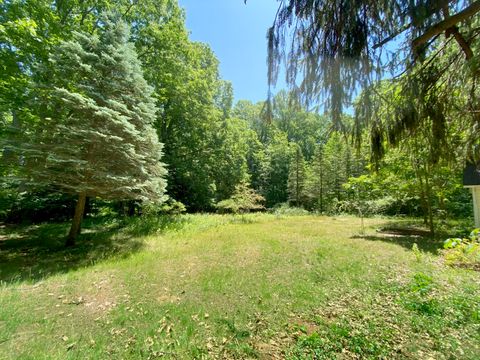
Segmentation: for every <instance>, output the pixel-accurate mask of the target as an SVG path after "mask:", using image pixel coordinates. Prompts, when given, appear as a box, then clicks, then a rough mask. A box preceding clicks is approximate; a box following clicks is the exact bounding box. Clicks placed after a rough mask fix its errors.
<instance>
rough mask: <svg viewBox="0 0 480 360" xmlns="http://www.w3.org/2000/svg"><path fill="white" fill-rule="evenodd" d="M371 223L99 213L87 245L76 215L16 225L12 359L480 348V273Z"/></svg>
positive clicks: (2, 351) (6, 326)
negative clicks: (74, 230) (73, 226)
mask: <svg viewBox="0 0 480 360" xmlns="http://www.w3.org/2000/svg"><path fill="white" fill-rule="evenodd" d="M366 223H367V235H366V236H365V237H364V238H362V237H359V236H358V234H359V232H360V221H359V220H358V219H356V218H352V217H338V218H328V217H317V216H295V217H289V216H280V215H269V214H256V215H244V216H228V215H225V216H220V215H186V216H182V217H179V218H168V219H166V218H160V219H154V218H148V219H134V220H130V221H128V222H126V223H125V222H123V223H117V222H115V221H114V222H112V223H108V222H107V223H105V222H104V221H102V222H92V223H90V224H87V226H86V228H87V229H88V230H87V231H86V233H85V235H83V236H82V237H81V238H80V240H79V245H78V248H77V249H74V250H71V251H72V252H73V253H70V250H64V249H61V248H60V245H59V244H60V243H61V240H62V239H61V238H62V236H63V235H62V234H64V232H65V231H66V225H62V224H58V225H42V226H40V227H39V228H36V229H23V228H19V229H16V230H15V231H11V232H8V231H4V234H3V239H4V240H3V241H7V240H8V239H9V237H12V236H13V235H12V234H15V236H16V240H15V241H18V244H19V246H18V247H15V246H13V243H12V242H9V243H8V247H7V246H5V245H2V247H1V248H0V249H2V250H1V251H2V253H1V254H0V255H1V257H2V260H3V261H2V272H1V273H0V274H1V278H2V280H3V283H2V285H1V288H0V358H7V359H10V358H11V359H22V358H24V359H27V358H28V359H42V358H58V359H69V358H71V359H77V358H78V359H80V358H81V359H84V358H94V359H105V358H112V359H119V358H132V359H138V358H156V357H161V356H163V357H166V358H180V359H192V358H228V359H230V358H238V359H245V358H260V359H270V358H279V359H282V358H290V359H312V358H335V357H338V356H341V357H343V358H355V357H360V358H380V357H384V358H429V357H431V358H435V359H437V358H465V359H476V358H478V357H479V356H480V349H479V344H480V335H479V330H480V315H479V314H480V305H479V304H480V293H479V285H480V284H479V282H480V276H479V273H477V272H473V271H468V270H461V269H451V268H448V267H445V266H444V265H443V263H442V262H441V261H440V258H439V257H438V256H437V255H435V252H434V251H433V250H432V248H433V246H434V244H436V242H432V240H429V239H423V238H419V237H398V236H392V237H387V236H383V235H382V234H379V233H378V232H376V229H377V228H380V227H383V226H385V225H387V223H388V221H387V220H382V219H369V220H367V222H366ZM53 230H54V231H53ZM25 236H27V237H28V236H30V237H31V238H26V237H25ZM5 239H7V240H5ZM12 241H13V240H12ZM22 241H25V243H22ZM32 241H33V242H32ZM56 241H58V247H56V248H55V247H54V248H55V249H56V250H55V252H48V250H47V249H48V246H46V245H52V244H53V245H55V244H57V243H56ZM414 242H417V243H418V244H419V248H420V251H421V254H422V256H418V254H417V255H416V254H415V253H414V252H412V250H411V248H412V245H413V243H414ZM34 244H36V246H37V247H38V248H39V249H42V251H43V252H42V253H41V255H37V254H35V253H33V252H27V255H23V254H22V249H23V247H26V246H27V245H29V246H32V245H34ZM428 244H430V245H428ZM432 244H433V245H432ZM427 245H428V246H427ZM55 246H56V245H55ZM84 257H87V258H88V259H89V260H88V261H84V260H83V258H84ZM69 262H70V265H72V267H71V268H70V267H69ZM36 263H38V265H36ZM55 263H57V265H55ZM58 263H59V264H60V265H58ZM4 264H6V266H7V267H6V268H4ZM16 271H17V272H18V273H19V274H20V275H18V276H15V272H16Z"/></svg>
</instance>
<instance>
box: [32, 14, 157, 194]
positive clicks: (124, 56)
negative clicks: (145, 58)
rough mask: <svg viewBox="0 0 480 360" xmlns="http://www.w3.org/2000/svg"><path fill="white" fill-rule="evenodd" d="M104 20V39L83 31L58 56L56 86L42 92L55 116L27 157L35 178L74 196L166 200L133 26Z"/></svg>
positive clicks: (63, 45)
mask: <svg viewBox="0 0 480 360" xmlns="http://www.w3.org/2000/svg"><path fill="white" fill-rule="evenodd" d="M103 21H104V26H103V28H102V29H101V30H100V32H99V34H98V35H97V34H94V35H92V34H87V33H81V32H76V33H74V37H73V39H72V40H71V41H64V42H62V43H61V44H60V45H59V46H58V47H56V48H55V51H54V53H53V54H52V56H51V59H50V60H51V62H52V63H53V64H54V68H55V71H54V73H52V74H51V77H52V78H53V86H52V85H51V83H50V84H48V85H49V86H48V87H46V86H45V84H43V83H40V84H39V85H38V86H39V87H40V88H45V90H43V91H42V93H41V94H42V100H43V101H45V102H46V103H47V107H48V108H49V110H48V112H47V114H48V115H49V116H47V117H45V118H43V119H42V123H41V125H40V126H39V129H38V132H37V136H36V138H35V139H34V141H33V142H32V143H31V146H30V147H28V148H26V149H25V151H24V156H25V157H26V164H27V166H26V167H27V170H28V175H29V176H30V177H31V180H32V181H34V182H35V184H47V185H53V186H55V187H57V188H59V189H61V190H62V191H65V192H67V193H72V194H80V193H85V194H86V195H87V196H98V197H101V198H106V199H141V200H146V201H160V200H161V199H162V196H163V192H164V189H165V186H166V184H165V181H164V179H163V178H164V176H165V174H166V171H165V169H164V167H163V164H162V163H161V162H160V158H161V156H162V152H161V149H162V145H161V144H160V143H159V142H158V137H157V135H156V133H155V130H154V128H153V127H152V123H153V121H154V119H155V112H156V108H155V105H154V99H153V97H152V88H151V87H150V86H149V85H148V84H147V83H146V81H145V80H144V78H143V75H142V70H141V67H140V62H139V61H138V59H137V56H136V53H135V49H134V47H133V44H131V43H129V42H128V39H129V31H128V28H127V26H126V24H125V23H124V22H122V21H118V20H114V18H112V19H107V18H105V19H104V20H103ZM114 21H117V22H116V23H115V22H114ZM50 86H52V87H50ZM100 144H102V146H100Z"/></svg>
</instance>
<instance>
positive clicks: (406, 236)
mask: <svg viewBox="0 0 480 360" xmlns="http://www.w3.org/2000/svg"><path fill="white" fill-rule="evenodd" d="M452 236H454V235H452V234H451V233H449V232H448V231H446V230H437V232H436V233H435V236H432V235H431V233H430V231H429V230H427V229H426V228H424V227H423V226H421V225H420V224H419V222H394V223H392V222H390V223H386V224H384V225H381V226H380V227H379V228H378V229H377V230H376V233H375V234H374V235H371V234H369V235H365V236H361V235H356V236H354V237H353V238H358V239H365V240H369V241H383V242H386V243H390V244H397V245H400V246H403V247H404V248H406V249H409V250H411V249H412V247H413V244H417V246H418V248H419V249H420V250H421V251H423V252H428V253H431V254H434V255H438V253H439V250H441V249H442V248H443V242H444V241H445V239H447V238H449V237H452Z"/></svg>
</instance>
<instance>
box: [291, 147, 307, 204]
mask: <svg viewBox="0 0 480 360" xmlns="http://www.w3.org/2000/svg"><path fill="white" fill-rule="evenodd" d="M305 178H306V169H305V159H304V158H303V153H302V149H301V148H300V146H299V145H297V144H295V152H294V153H293V155H292V159H291V160H290V170H289V173H288V200H289V201H290V202H291V203H292V204H294V205H295V206H301V205H303V203H304V200H305Z"/></svg>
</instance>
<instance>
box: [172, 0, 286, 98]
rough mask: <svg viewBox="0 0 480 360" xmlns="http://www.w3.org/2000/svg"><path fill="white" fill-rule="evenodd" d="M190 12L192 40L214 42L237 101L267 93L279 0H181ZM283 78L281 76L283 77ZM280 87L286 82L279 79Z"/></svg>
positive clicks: (221, 69) (262, 96)
mask: <svg viewBox="0 0 480 360" xmlns="http://www.w3.org/2000/svg"><path fill="white" fill-rule="evenodd" d="M179 4H180V6H181V7H183V8H184V9H185V11H186V16H187V28H188V29H189V30H190V32H191V35H190V37H191V39H192V40H194V41H201V42H204V43H207V44H209V45H210V47H211V48H212V50H213V51H214V52H215V54H216V56H217V57H218V59H219V60H220V74H221V76H222V78H223V79H225V80H229V81H231V82H232V83H233V88H234V93H235V100H240V99H247V100H251V101H253V102H257V101H262V100H265V98H266V95H267V65H266V58H267V42H266V33H267V29H268V28H269V27H270V26H271V25H272V22H273V20H274V18H275V13H276V11H277V8H278V3H277V1H276V0H248V1H247V4H246V5H245V4H244V1H243V0H179ZM279 80H280V79H279ZM278 84H279V85H278V86H277V89H278V88H279V87H282V86H283V82H282V81H279V83H278Z"/></svg>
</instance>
